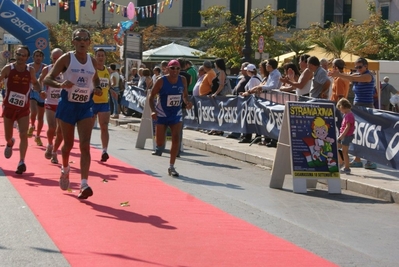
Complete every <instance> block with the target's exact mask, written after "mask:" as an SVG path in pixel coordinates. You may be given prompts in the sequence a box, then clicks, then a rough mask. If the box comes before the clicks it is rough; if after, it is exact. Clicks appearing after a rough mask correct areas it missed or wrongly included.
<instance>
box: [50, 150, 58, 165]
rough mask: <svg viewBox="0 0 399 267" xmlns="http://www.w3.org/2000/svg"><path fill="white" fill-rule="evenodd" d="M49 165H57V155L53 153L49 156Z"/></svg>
mask: <svg viewBox="0 0 399 267" xmlns="http://www.w3.org/2000/svg"><path fill="white" fill-rule="evenodd" d="M51 163H53V164H58V158H57V153H53V154H52V156H51Z"/></svg>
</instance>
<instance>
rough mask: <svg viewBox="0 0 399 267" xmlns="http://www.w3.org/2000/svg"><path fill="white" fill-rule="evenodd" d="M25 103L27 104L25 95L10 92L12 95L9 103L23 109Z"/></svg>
mask: <svg viewBox="0 0 399 267" xmlns="http://www.w3.org/2000/svg"><path fill="white" fill-rule="evenodd" d="M25 102H26V96H25V95H24V94H20V93H17V92H13V91H11V92H10V95H9V96H8V103H10V104H11V105H14V106H17V107H20V108H22V107H24V106H25Z"/></svg>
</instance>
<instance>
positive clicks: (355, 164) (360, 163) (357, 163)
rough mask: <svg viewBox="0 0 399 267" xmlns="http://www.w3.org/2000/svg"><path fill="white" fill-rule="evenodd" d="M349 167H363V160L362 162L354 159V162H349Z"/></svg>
mask: <svg viewBox="0 0 399 267" xmlns="http://www.w3.org/2000/svg"><path fill="white" fill-rule="evenodd" d="M349 167H352V168H362V167H363V162H361V161H352V162H350V163H349Z"/></svg>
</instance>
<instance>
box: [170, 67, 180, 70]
mask: <svg viewBox="0 0 399 267" xmlns="http://www.w3.org/2000/svg"><path fill="white" fill-rule="evenodd" d="M169 69H171V70H180V68H179V67H169Z"/></svg>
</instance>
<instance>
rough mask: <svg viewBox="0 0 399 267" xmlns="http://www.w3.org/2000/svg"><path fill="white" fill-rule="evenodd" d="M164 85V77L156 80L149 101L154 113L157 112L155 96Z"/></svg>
mask: <svg viewBox="0 0 399 267" xmlns="http://www.w3.org/2000/svg"><path fill="white" fill-rule="evenodd" d="M162 86H163V79H158V80H157V81H156V82H155V85H154V87H153V88H152V90H151V94H150V98H149V100H148V101H149V102H148V103H149V105H150V109H151V114H153V113H155V114H156V112H155V105H154V100H155V96H156V95H157V94H159V91H160V90H161V88H162Z"/></svg>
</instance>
